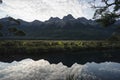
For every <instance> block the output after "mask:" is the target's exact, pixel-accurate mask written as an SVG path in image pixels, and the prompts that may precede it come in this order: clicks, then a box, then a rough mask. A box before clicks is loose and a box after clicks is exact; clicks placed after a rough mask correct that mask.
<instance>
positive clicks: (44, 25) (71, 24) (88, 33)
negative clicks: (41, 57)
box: [0, 14, 119, 40]
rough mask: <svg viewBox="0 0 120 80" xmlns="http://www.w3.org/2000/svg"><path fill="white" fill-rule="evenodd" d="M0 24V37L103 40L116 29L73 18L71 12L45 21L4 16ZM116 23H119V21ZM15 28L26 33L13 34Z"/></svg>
mask: <svg viewBox="0 0 120 80" xmlns="http://www.w3.org/2000/svg"><path fill="white" fill-rule="evenodd" d="M0 24H2V26H3V28H2V29H1V33H2V34H3V36H1V37H0V38H1V39H72V40H77V39H79V40H103V39H108V38H109V37H111V35H112V34H113V33H114V32H115V31H116V29H117V28H116V27H113V26H111V27H108V28H105V27H102V26H101V25H100V24H98V23H97V22H95V21H93V20H88V19H86V18H84V17H80V18H77V19H75V18H74V17H73V16H72V15H71V14H69V15H67V16H64V17H63V19H60V18H58V17H51V18H50V19H49V20H46V21H45V22H42V21H38V20H35V21H33V22H26V21H23V20H21V19H17V20H16V19H14V18H12V17H6V18H3V19H0ZM116 25H119V22H117V24H116ZM15 30H18V31H19V32H20V31H21V32H22V31H23V32H24V33H25V34H26V35H25V36H23V35H15V34H14V31H15ZM12 31H13V32H12Z"/></svg>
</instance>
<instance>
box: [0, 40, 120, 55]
mask: <svg viewBox="0 0 120 80" xmlns="http://www.w3.org/2000/svg"><path fill="white" fill-rule="evenodd" d="M58 43H59V44H58ZM1 48H6V51H8V50H7V49H11V50H12V51H13V52H14V50H21V49H22V50H24V51H23V52H26V53H32V52H33V53H40V52H49V53H50V52H66V51H67V52H71V51H81V50H87V51H88V50H97V49H109V48H110V49H112V48H120V42H119V41H117V42H115V41H113V42H112V41H110V42H109V41H41V40H29V41H28V40H22V41H19V40H17V41H16V40H11V41H10V40H7V41H0V49H1Z"/></svg>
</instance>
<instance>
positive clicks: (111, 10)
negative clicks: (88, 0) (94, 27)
mask: <svg viewBox="0 0 120 80" xmlns="http://www.w3.org/2000/svg"><path fill="white" fill-rule="evenodd" d="M95 1H97V0H94V2H95ZM94 2H92V7H93V8H95V9H96V11H95V13H94V17H93V18H94V19H97V20H98V21H99V22H100V23H102V24H103V25H104V26H109V25H111V24H114V23H115V21H116V20H117V19H119V18H120V13H119V10H120V0H112V1H109V0H101V3H102V4H104V5H97V4H94Z"/></svg>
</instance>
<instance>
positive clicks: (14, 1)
mask: <svg viewBox="0 0 120 80" xmlns="http://www.w3.org/2000/svg"><path fill="white" fill-rule="evenodd" d="M83 3H84V4H83ZM0 10H1V11H2V12H4V13H6V14H8V15H10V16H12V17H14V18H21V19H24V20H27V21H33V20H35V19H37V20H42V21H44V20H47V19H49V18H50V17H60V18H62V17H63V16H65V15H68V14H72V15H73V16H74V17H75V18H77V17H82V16H85V17H87V18H90V17H91V16H89V15H88V13H87V12H86V11H87V10H88V4H87V3H86V2H85V1H82V0H3V4H2V6H1V7H0Z"/></svg>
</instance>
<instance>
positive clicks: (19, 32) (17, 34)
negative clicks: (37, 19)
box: [14, 30, 26, 36]
mask: <svg viewBox="0 0 120 80" xmlns="http://www.w3.org/2000/svg"><path fill="white" fill-rule="evenodd" d="M14 34H15V36H25V35H26V34H25V32H23V31H21V30H17V31H16V32H15V33H14Z"/></svg>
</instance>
